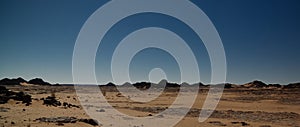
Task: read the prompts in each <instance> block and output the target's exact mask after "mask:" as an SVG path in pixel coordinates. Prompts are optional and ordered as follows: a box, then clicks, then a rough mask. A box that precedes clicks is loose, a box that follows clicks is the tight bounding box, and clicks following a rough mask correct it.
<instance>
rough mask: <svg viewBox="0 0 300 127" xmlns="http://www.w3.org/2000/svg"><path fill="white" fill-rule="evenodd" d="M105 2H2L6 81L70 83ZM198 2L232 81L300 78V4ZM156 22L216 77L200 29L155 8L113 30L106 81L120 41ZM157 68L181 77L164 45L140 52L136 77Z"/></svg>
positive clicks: (101, 70) (101, 63) (206, 75)
mask: <svg viewBox="0 0 300 127" xmlns="http://www.w3.org/2000/svg"><path fill="white" fill-rule="evenodd" d="M106 2H107V1H104V0H88V1H86V0H48V1H46V0H45V1H39V0H26V1H19V0H1V1H0V15H1V19H0V28H1V29H0V59H1V62H0V78H4V77H19V76H20V77H24V78H25V79H30V78H34V77H41V78H44V79H45V80H47V81H50V82H52V83H56V82H58V83H71V82H72V54H73V48H74V44H75V41H76V38H77V35H78V33H79V31H80V29H81V27H82V26H83V24H84V22H85V21H86V20H87V18H88V17H89V16H90V15H91V14H92V13H93V12H94V11H95V10H97V9H98V8H99V7H101V6H102V5H103V4H105V3H106ZM192 2H193V3H195V4H196V5H197V6H198V7H200V8H201V9H202V10H203V11H204V12H205V13H206V14H207V15H208V17H209V18H210V19H211V21H212V22H213V24H214V25H215V27H216V29H217V30H218V32H219V34H220V37H221V39H222V41H223V45H224V48H225V52H226V58H227V69H228V71H227V82H233V83H245V82H249V81H252V80H255V79H258V80H263V81H265V82H267V83H282V84H287V83H289V82H299V81H300V73H299V72H300V66H299V65H300V57H299V54H300V50H299V48H300V24H299V22H300V15H299V12H300V6H299V4H300V2H298V1H297V0H289V1H279V0H278V1H277V0H265V1H261V0H251V1H250V0H249V1H240V0H231V1H218V0H209V1H203V0H194V1H192ZM174 4H176V3H174ZM151 19H152V20H151ZM153 19H155V21H154V20H153ZM149 26H159V27H162V28H166V29H170V30H173V31H175V32H176V33H177V34H178V35H180V36H181V37H182V38H184V39H185V41H186V42H187V43H188V44H189V46H191V47H192V49H193V52H194V53H195V55H196V57H197V60H198V64H199V68H200V72H201V81H202V82H209V80H210V62H209V59H208V56H207V52H206V50H205V47H204V46H203V44H201V43H199V38H198V37H197V36H196V35H195V33H193V31H191V30H190V29H188V28H187V27H186V25H185V24H183V23H181V22H179V21H177V20H176V19H172V18H171V17H168V16H164V15H159V14H153V13H148V14H140V15H134V16H131V17H127V18H125V19H124V20H122V21H120V22H119V23H118V24H116V25H115V26H114V27H113V28H112V29H111V30H110V31H109V33H107V36H106V38H105V39H104V40H103V43H101V45H100V46H99V48H98V52H97V57H96V74H97V78H98V79H99V80H101V81H102V82H107V81H110V80H111V76H110V74H109V72H110V66H109V65H110V64H109V62H110V57H111V55H112V54H111V53H112V51H113V49H114V48H115V46H116V45H117V44H118V42H119V41H120V39H122V38H124V37H125V35H126V34H128V33H130V32H132V31H133V30H137V29H139V28H143V27H149ZM174 26H176V27H174ZM156 67H161V68H163V69H164V70H165V72H166V74H167V77H168V79H169V80H171V81H174V82H177V81H179V78H180V77H179V74H178V72H179V70H178V65H177V64H176V62H175V61H174V59H173V58H172V56H170V54H168V53H166V52H164V51H162V50H159V49H147V50H144V51H142V52H139V53H138V54H137V55H136V56H135V57H134V59H133V61H132V62H131V65H130V68H131V70H130V75H131V78H132V80H133V81H140V80H146V79H147V78H148V76H147V74H148V72H149V70H151V68H156ZM101 81H100V82H101Z"/></svg>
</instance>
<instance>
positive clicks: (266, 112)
mask: <svg viewBox="0 0 300 127" xmlns="http://www.w3.org/2000/svg"><path fill="white" fill-rule="evenodd" d="M5 87H6V88H7V89H8V90H10V91H13V92H16V93H17V92H20V91H22V92H24V93H25V94H26V95H31V98H32V102H31V103H30V104H25V103H22V101H19V100H15V99H9V100H8V102H7V103H4V104H0V126H4V127H10V126H16V127H23V126H25V127H53V126H66V127H71V126H72V127H73V126H75V127H89V126H91V127H93V126H104V125H103V124H101V121H97V122H96V121H94V120H93V118H91V117H90V116H89V115H88V114H87V113H86V112H85V110H84V109H83V106H82V105H81V103H80V101H79V98H78V96H77V94H76V91H75V89H74V86H20V85H16V86H5ZM101 90H102V91H103V92H104V93H105V98H106V100H107V101H108V102H109V104H111V105H112V106H113V107H114V108H115V109H117V110H118V111H120V112H122V113H124V114H127V115H130V116H136V117H147V116H152V115H155V114H157V113H160V112H162V111H164V110H166V109H167V108H168V107H169V106H170V105H171V104H172V103H173V101H174V100H175V99H176V97H177V95H178V90H177V88H168V90H165V91H164V92H163V93H162V94H161V95H160V96H159V97H158V98H157V99H155V100H153V101H150V102H147V103H143V102H134V101H131V100H129V99H128V98H126V97H124V96H122V94H121V93H119V92H118V91H116V90H115V89H114V88H111V87H109V86H107V87H103V88H101ZM187 92H188V91H187ZM207 93H208V88H201V89H200V90H199V92H198V96H197V98H196V101H195V103H194V105H193V106H192V108H191V109H190V111H189V112H188V114H187V115H186V116H185V117H184V118H183V119H182V120H181V121H180V122H178V123H177V124H176V125H175V126H176V127H200V126H201V127H220V126H228V127H240V126H246V127H247V126H249V127H288V126H290V127H300V89H298V88H297V89H296V88H295V89H283V88H231V89H225V90H224V92H223V95H222V98H221V100H220V102H219V104H218V106H217V108H216V110H215V111H214V112H213V114H212V115H211V116H210V117H209V118H208V119H207V120H206V121H204V122H201V123H200V122H198V117H199V113H200V111H201V107H202V105H203V102H204V100H205V98H206V96H207ZM91 97H92V96H91ZM86 101H89V100H86ZM89 106H90V107H93V106H94V105H89ZM85 107H87V105H85ZM94 108H95V109H97V110H95V112H96V113H99V115H101V114H105V113H107V110H108V109H105V108H100V107H95V106H94ZM106 115H107V114H106ZM161 118H162V120H163V118H164V116H161ZM124 119H125V118H124ZM115 122H118V121H117V120H116V121H115ZM109 126H114V124H111V125H109ZM125 126H132V127H138V126H139V127H143V126H144V125H124V127H125Z"/></svg>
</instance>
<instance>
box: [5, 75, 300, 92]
mask: <svg viewBox="0 0 300 127" xmlns="http://www.w3.org/2000/svg"><path fill="white" fill-rule="evenodd" d="M23 83H26V84H32V85H47V86H50V85H60V84H51V83H49V82H46V81H44V80H43V79H41V78H34V79H31V80H29V81H26V80H25V79H23V78H21V77H19V78H12V79H9V78H4V79H2V80H0V85H21V84H23ZM62 85H63V84H62ZM67 85H72V84H67ZM131 85H132V86H134V87H136V88H139V89H148V88H150V87H151V85H154V86H156V87H160V86H166V87H180V86H194V85H199V87H209V86H210V84H206V85H205V84H203V83H201V82H199V83H195V84H188V83H182V84H177V83H170V82H168V81H167V80H165V79H163V80H161V81H160V82H159V83H157V84H156V83H151V82H136V83H133V84H131V83H129V82H126V83H124V84H122V85H121V86H124V87H126V86H131ZM101 86H116V84H114V83H112V82H109V83H107V84H105V85H101ZM224 88H226V89H230V88H300V82H299V83H290V84H288V85H280V84H266V83H264V82H262V81H259V80H254V81H252V82H249V83H245V84H231V83H224Z"/></svg>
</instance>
